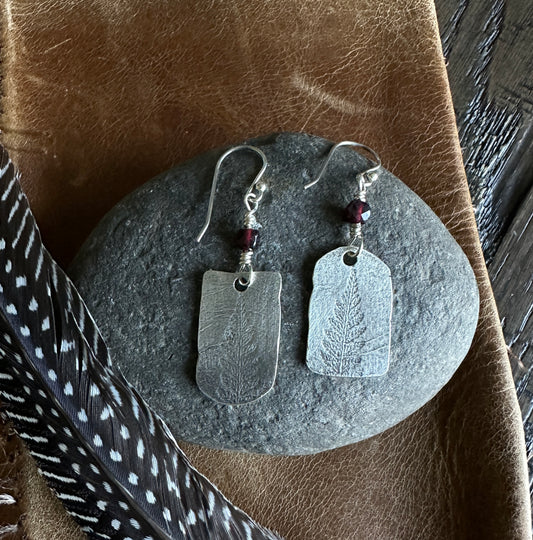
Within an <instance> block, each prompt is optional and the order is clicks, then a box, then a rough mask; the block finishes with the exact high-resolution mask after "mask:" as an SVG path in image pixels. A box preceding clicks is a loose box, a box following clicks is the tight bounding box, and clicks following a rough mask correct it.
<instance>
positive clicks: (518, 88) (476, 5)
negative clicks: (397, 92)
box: [437, 0, 533, 264]
mask: <svg viewBox="0 0 533 540" xmlns="http://www.w3.org/2000/svg"><path fill="white" fill-rule="evenodd" d="M437 12H438V15H439V22H440V26H441V36H442V43H443V50H444V54H445V56H446V58H447V61H448V75H449V78H450V86H451V89H452V95H453V99H454V105H455V109H456V115H457V123H458V129H459V135H460V139H461V146H462V148H463V157H464V161H465V168H466V172H467V176H468V180H469V185H470V189H471V193H472V200H473V203H474V207H475V212H476V218H477V222H478V227H479V233H480V238H481V243H482V246H483V251H484V253H485V256H486V258H487V262H488V263H489V264H490V262H491V260H492V258H493V257H494V254H495V253H496V249H497V247H498V244H499V243H500V241H501V239H502V237H503V235H504V233H505V231H506V229H507V228H508V227H509V225H510V223H511V221H512V219H513V217H514V215H515V214H516V212H517V209H518V207H519V205H520V202H521V201H522V200H523V197H524V196H525V194H526V193H527V191H528V189H529V186H530V185H531V154H529V155H528V151H529V150H530V149H531V148H532V146H533V129H532V118H533V55H532V54H531V47H532V43H533V24H532V22H533V16H532V15H533V12H532V4H531V2H530V1H529V0H508V1H504V0H496V1H494V2H485V1H483V0H473V1H472V0H457V1H454V2H450V1H446V0H437Z"/></svg>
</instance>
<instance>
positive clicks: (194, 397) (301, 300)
mask: <svg viewBox="0 0 533 540" xmlns="http://www.w3.org/2000/svg"><path fill="white" fill-rule="evenodd" d="M253 143H254V144H257V145H260V146H261V147H262V149H263V150H264V152H265V153H266V155H267V157H268V159H269V164H270V166H269V168H268V169H267V172H266V174H265V178H266V180H267V181H268V184H269V186H270V189H269V191H268V192H267V193H266V194H265V197H264V199H263V201H262V203H261V205H260V207H259V210H258V212H257V218H258V220H259V221H260V222H261V223H262V224H263V229H262V230H261V245H260V247H259V248H258V250H257V251H256V256H255V268H256V269H257V270H267V271H277V272H280V273H281V275H282V279H283V286H282V293H281V309H282V328H281V346H280V355H279V370H278V375H277V379H276V383H275V386H274V389H273V390H272V391H271V392H270V393H268V394H267V395H266V396H264V397H263V398H261V399H259V400H257V401H255V402H253V403H250V404H246V405H239V406H229V405H220V404H217V403H215V402H214V401H211V400H210V399H208V398H207V397H205V396H204V395H203V394H202V393H201V392H200V390H199V389H198V387H197V386H196V383H195V367H196V360H197V345H196V339H197V331H198V313H199V305H200V292H201V283H202V275H203V273H204V272H205V271H206V270H208V269H214V270H223V271H234V270H236V267H237V262H238V258H239V251H238V249H235V247H233V239H234V235H235V232H236V231H237V230H238V229H239V228H240V227H241V223H242V218H243V214H244V206H243V203H242V199H243V196H244V192H245V190H246V189H247V187H248V186H249V184H250V183H251V181H252V179H253V177H254V175H255V173H256V171H257V170H258V167H259V166H260V163H259V162H258V160H257V157H256V156H255V155H254V154H252V153H250V152H239V153H236V154H233V155H232V156H230V157H228V159H227V160H226V161H225V162H224V165H223V173H222V176H221V178H220V181H219V187H218V194H217V197H216V199H215V207H214V214H213V221H212V224H211V227H210V228H209V230H208V231H207V233H206V235H205V237H204V239H203V240H202V242H201V243H200V244H197V243H196V241H195V237H196V236H197V234H198V233H199V231H200V229H201V227H202V224H203V221H204V219H205V214H206V211H207V201H208V197H209V190H210V185H211V179H212V174H213V170H214V166H215V163H216V160H217V158H218V157H219V156H220V155H221V153H222V150H221V149H219V150H214V151H211V152H208V153H206V154H203V155H201V156H198V157H197V158H195V159H193V160H191V161H189V162H187V163H185V164H183V165H180V166H179V167H176V168H175V169H172V170H171V171H168V172H166V173H163V174H162V175H160V176H158V177H157V178H155V179H153V180H151V181H150V182H148V183H146V184H145V185H143V186H141V188H139V189H138V190H137V191H135V192H133V193H132V194H130V195H129V196H127V197H126V198H125V199H124V200H123V201H122V202H120V203H119V204H118V205H117V206H116V207H115V208H113V209H112V210H111V211H110V212H109V213H108V214H107V215H106V216H105V217H104V219H103V220H102V221H101V222H100V224H99V225H98V227H97V228H96V229H95V230H94V231H93V233H92V234H91V236H90V237H89V239H88V240H87V241H86V243H85V244H84V246H83V247H82V249H81V251H80V252H79V254H78V255H77V257H76V259H75V261H74V262H73V264H72V266H71V268H70V275H71V276H72V278H73V280H74V282H75V283H76V284H77V286H78V288H79V290H80V292H81V294H82V296H83V297H84V298H85V300H86V302H87V304H88V306H89V309H90V310H91V311H92V313H93V315H94V317H95V319H96V321H97V323H98V324H99V326H100V328H101V330H102V333H103V335H104V338H105V339H106V341H107V343H108V345H109V347H110V350H111V355H112V358H113V360H114V362H115V363H116V364H118V365H119V366H120V368H121V369H122V371H123V373H124V375H125V376H126V378H127V379H128V380H129V381H130V382H131V383H133V384H134V385H135V386H136V387H137V388H138V389H139V390H140V392H141V393H142V395H143V396H144V397H145V399H147V401H148V402H149V403H150V404H151V405H152V406H153V407H154V408H155V410H156V411H158V412H159V414H160V415H161V416H162V417H163V418H164V419H165V420H166V421H167V422H168V423H169V425H170V427H171V430H172V431H173V432H174V434H175V436H176V437H177V438H178V439H182V440H186V441H190V442H193V443H198V444H202V445H206V446H210V447H214V448H225V449H234V450H244V451H250V452H262V453H268V454H309V453H316V452H320V451H322V450H327V449H331V448H336V447H339V446H343V445H346V444H349V443H353V442H356V441H359V440H362V439H366V438H368V437H371V436H372V435H375V434H377V433H380V432H381V431H384V430H386V429H387V428H389V427H391V426H393V425H395V424H397V423H398V422H400V421H401V420H403V419H404V418H406V417H407V416H409V415H410V414H411V413H413V412H414V411H416V410H417V409H418V408H419V407H421V406H422V405H424V404H425V403H426V402H427V401H428V400H430V399H431V398H432V397H433V396H434V395H435V394H436V393H437V392H438V391H439V390H440V389H441V388H442V387H443V386H444V385H445V384H446V383H447V382H448V380H449V379H450V377H451V376H452V375H453V373H454V372H455V371H456V369H457V368H458V366H459V365H460V363H461V361H462V360H463V358H464V357H465V355H466V353H467V352H468V349H469V347H470V344H471V342H472V338H473V335H474V331H475V328H476V325H477V319H478V308H479V296H478V289H477V285H476V281H475V279H474V274H473V271H472V269H471V267H470V265H469V263H468V260H467V258H466V256H465V255H464V253H463V251H462V250H461V248H460V247H459V245H458V244H457V243H456V242H455V240H454V239H453V238H452V236H451V235H450V234H449V233H448V232H447V230H446V229H445V227H444V225H443V224H442V223H441V222H440V221H439V219H438V218H437V216H436V215H435V214H434V213H433V212H432V211H431V210H430V208H429V207H428V206H427V205H426V204H425V203H424V202H423V201H422V200H421V199H420V198H419V197H418V196H417V195H415V193H414V192H413V191H411V190H410V189H409V188H407V186H405V184H403V183H402V182H401V181H400V180H398V179H397V178H395V177H394V176H393V175H392V174H390V173H388V172H386V171H385V172H383V173H382V174H381V175H380V178H379V180H378V181H377V182H375V183H374V185H373V186H372V187H371V188H370V189H369V192H368V201H369V204H370V205H371V208H372V215H371V217H370V220H369V221H368V223H367V224H366V225H365V226H364V234H365V249H367V250H368V251H370V252H372V253H374V254H375V255H377V256H378V257H379V258H380V259H382V260H383V261H384V262H385V263H386V264H387V265H388V266H389V268H390V269H391V273H392V284H393V289H394V300H393V301H394V305H393V314H392V342H391V357H390V368H389V370H388V372H387V373H386V374H385V375H383V376H381V377H371V378H353V379H351V378H339V377H326V376H321V375H317V374H315V373H312V372H311V371H310V370H309V369H308V368H307V367H306V365H305V352H306V344H307V328H308V324H307V309H308V306H309V297H310V294H311V287H312V273H313V268H314V265H315V262H316V261H317V260H318V259H319V258H320V257H321V256H322V255H324V254H325V253H327V252H328V251H330V250H332V249H334V248H336V247H338V246H340V245H343V243H344V241H345V239H346V237H347V234H348V229H349V227H348V225H347V224H345V223H343V221H342V220H341V211H342V209H343V208H344V207H345V206H346V204H348V202H349V201H350V200H351V199H352V198H353V194H354V191H355V173H356V172H357V171H361V170H363V169H364V168H365V163H366V160H365V159H364V158H363V157H361V156H360V155H359V154H357V153H356V152H354V151H353V150H351V149H349V148H342V149H340V150H339V151H338V153H337V155H336V158H335V159H334V160H333V162H332V164H331V168H330V169H329V170H328V172H327V174H326V176H325V178H324V180H323V181H321V182H320V183H319V184H317V185H316V186H314V187H313V188H311V189H309V190H306V191H304V190H303V186H304V184H306V183H307V182H309V181H310V179H311V178H313V177H314V176H315V175H316V174H317V173H318V171H319V168H320V165H321V164H322V163H323V160H324V159H325V156H326V154H327V152H328V150H329V148H330V147H331V144H332V143H331V142H329V141H326V140H324V139H321V138H319V137H312V136H309V135H306V134H293V133H282V134H275V135H271V136H268V137H264V138H260V139H256V140H254V141H253ZM377 150H378V151H379V149H377Z"/></svg>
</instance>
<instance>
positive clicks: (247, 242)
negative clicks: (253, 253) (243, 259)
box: [236, 229, 259, 251]
mask: <svg viewBox="0 0 533 540" xmlns="http://www.w3.org/2000/svg"><path fill="white" fill-rule="evenodd" d="M258 240H259V231H258V230H257V229H240V230H239V232H238V233H237V238H236V244H237V247H240V248H241V249H242V250H243V251H248V250H250V249H255V248H256V247H257V242H258Z"/></svg>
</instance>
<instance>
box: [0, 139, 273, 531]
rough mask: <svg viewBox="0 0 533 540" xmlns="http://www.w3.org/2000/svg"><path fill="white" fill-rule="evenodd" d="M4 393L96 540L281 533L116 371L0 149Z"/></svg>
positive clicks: (44, 469) (17, 422) (42, 466)
mask: <svg viewBox="0 0 533 540" xmlns="http://www.w3.org/2000/svg"><path fill="white" fill-rule="evenodd" d="M0 400H1V401H2V402H3V412H4V414H5V415H7V417H8V418H9V419H10V420H11V421H12V422H13V424H14V426H15V429H16V431H17V432H18V434H19V435H20V437H21V438H22V439H23V440H24V441H25V443H26V445H27V446H28V448H29V451H30V453H31V455H32V456H33V457H34V458H35V460H36V462H37V465H38V467H39V470H40V471H41V473H42V475H43V476H44V478H45V479H46V481H47V482H48V484H49V485H50V487H51V488H52V489H53V490H54V492H55V493H56V495H57V497H58V498H59V499H60V500H61V501H62V503H63V504H64V506H65V507H66V509H67V511H68V512H69V513H70V514H71V515H72V516H73V517H74V519H75V520H76V521H77V522H78V523H79V524H80V526H81V528H82V530H83V531H85V532H86V533H87V535H88V536H89V538H94V539H119V538H120V539H123V540H128V539H129V540H135V539H142V540H156V539H202V540H203V539H232V540H239V539H243V540H259V539H270V540H273V539H278V538H279V537H278V536H277V535H276V534H274V533H272V532H270V531H269V530H267V529H265V528H263V527H261V526H260V525H258V524H257V523H255V522H254V521H253V520H252V519H251V518H250V517H248V516H247V515H246V514H245V513H244V512H242V511H241V510H239V509H238V508H236V507H235V506H233V505H232V504H231V503H230V502H229V501H228V500H227V499H226V498H225V497H224V496H223V495H222V494H221V493H220V492H219V491H218V490H217V489H216V487H215V486H214V485H213V484H211V483H210V482H209V481H208V480H207V479H206V478H205V477H204V476H203V475H201V474H200V473H199V472H198V471H197V470H196V469H195V468H194V467H193V466H192V465H191V464H190V463H189V461H188V460H187V457H186V456H185V454H184V453H183V451H182V450H181V449H180V448H179V447H178V445H177V443H176V441H175V439H174V438H173V436H172V434H171V433H170V431H169V429H168V428H167V426H166V425H165V423H164V422H163V421H162V420H161V419H160V418H159V416H158V415H157V414H156V413H154V412H153V411H152V410H151V409H150V407H149V406H148V405H147V404H146V402H145V401H144V400H143V399H142V397H141V396H140V395H139V394H138V392H137V391H136V390H135V388H133V387H132V386H131V385H130V384H129V383H128V382H127V381H126V380H125V379H124V377H123V376H122V375H121V373H120V372H119V371H118V370H117V369H116V368H115V367H113V365H112V363H111V359H110V357H109V353H108V350H107V348H106V345H105V343H104V341H103V339H102V337H101V335H100V332H99V331H98V328H97V326H96V324H95V322H94V321H93V319H92V317H91V315H90V313H89V311H88V310H87V308H86V306H85V304H84V302H83V300H82V299H81V297H80V296H79V294H78V292H77V291H76V289H75V287H74V285H73V284H72V282H71V281H70V280H69V278H68V277H67V276H66V274H65V273H64V272H63V271H62V270H61V269H60V268H59V266H58V265H57V264H56V263H55V261H54V260H53V259H52V257H51V256H50V254H49V253H48V252H47V250H46V249H45V248H44V246H43V245H42V242H41V236H40V233H39V229H38V227H37V225H36V223H35V220H34V217H33V215H32V213H31V210H30V208H29V205H28V202H27V199H26V197H25V195H24V193H23V192H22V189H21V186H20V183H19V173H18V172H17V171H16V169H15V167H14V165H13V163H12V162H11V161H10V159H9V157H8V155H7V152H6V151H5V150H4V149H3V148H1V147H0Z"/></svg>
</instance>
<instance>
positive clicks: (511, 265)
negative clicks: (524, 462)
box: [491, 188, 533, 478]
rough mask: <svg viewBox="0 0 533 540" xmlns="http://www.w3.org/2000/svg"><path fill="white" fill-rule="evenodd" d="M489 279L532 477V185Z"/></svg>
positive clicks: (495, 258)
mask: <svg viewBox="0 0 533 540" xmlns="http://www.w3.org/2000/svg"><path fill="white" fill-rule="evenodd" d="M491 278H492V286H493V289H494V295H495V297H496V301H497V303H498V309H499V311H500V316H501V319H502V324H503V331H504V335H505V339H506V341H507V344H508V346H509V350H510V357H511V362H512V365H513V371H514V376H515V382H516V388H517V392H518V397H519V402H520V407H521V409H522V417H523V419H524V429H525V431H526V446H527V452H528V460H529V470H530V478H533V459H532V458H533V357H532V356H533V355H532V353H533V188H532V189H530V191H529V194H528V196H527V197H526V199H525V201H524V203H523V204H522V206H521V208H520V211H519V212H518V214H517V216H516V218H515V219H514V221H513V223H512V225H511V227H510V228H509V230H508V231H507V234H506V235H505V237H504V239H503V241H502V243H501V245H500V247H499V249H498V251H497V252H496V256H495V257H494V260H493V263H492V265H491Z"/></svg>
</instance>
